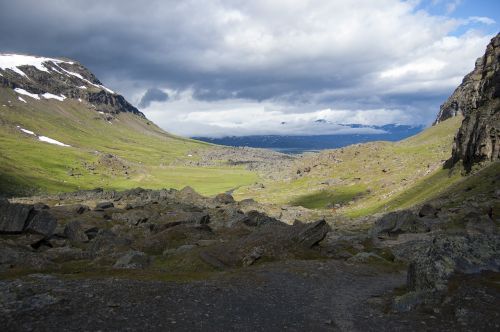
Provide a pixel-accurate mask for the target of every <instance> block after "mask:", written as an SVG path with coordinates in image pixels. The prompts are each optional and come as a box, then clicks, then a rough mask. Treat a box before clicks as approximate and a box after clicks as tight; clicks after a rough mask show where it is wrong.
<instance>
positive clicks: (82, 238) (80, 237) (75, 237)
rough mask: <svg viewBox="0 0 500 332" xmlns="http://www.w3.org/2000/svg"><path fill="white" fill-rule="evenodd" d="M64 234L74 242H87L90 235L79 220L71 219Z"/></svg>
mask: <svg viewBox="0 0 500 332" xmlns="http://www.w3.org/2000/svg"><path fill="white" fill-rule="evenodd" d="M63 234H64V236H66V237H67V238H68V239H69V240H70V241H73V242H87V241H88V240H89V237H88V236H87V234H86V233H85V231H84V230H83V227H82V225H81V223H80V222H79V221H77V220H74V221H70V222H69V223H68V224H67V225H66V227H64V232H63Z"/></svg>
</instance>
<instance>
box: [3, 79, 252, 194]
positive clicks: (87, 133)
mask: <svg viewBox="0 0 500 332" xmlns="http://www.w3.org/2000/svg"><path fill="white" fill-rule="evenodd" d="M25 99H26V100H27V101H28V103H27V104H26V103H23V102H20V101H18V100H17V95H16V93H15V92H13V91H12V90H10V89H4V88H0V161H1V162H0V180H1V183H0V194H7V195H23V194H31V193H39V192H49V193H55V192H64V191H73V190H78V189H92V188H95V187H104V188H108V189H126V188H131V187H137V186H140V187H143V188H152V189H157V188H177V189H180V188H182V187H184V186H186V185H189V186H192V187H193V188H194V189H196V190H197V191H199V192H200V193H202V194H205V195H213V194H217V193H220V192H224V191H226V190H230V189H233V188H235V187H239V186H242V185H248V184H250V183H253V182H255V181H256V180H257V179H258V177H257V175H256V174H255V173H253V172H249V171H247V170H245V169H243V168H242V167H229V166H227V167H226V166H220V167H211V168H203V167H189V166H179V165H182V164H183V163H182V162H177V161H178V160H188V159H189V160H196V155H194V156H192V157H188V154H191V151H193V150H200V149H210V148H211V146H212V145H210V144H207V143H203V142H198V141H194V140H191V139H185V138H181V137H177V136H174V135H170V134H168V133H166V132H164V131H162V130H161V129H160V128H158V127H157V126H156V125H154V124H153V123H151V122H150V121H148V120H147V119H142V118H140V117H137V116H135V115H133V114H125V113H122V114H120V115H118V116H117V117H116V119H115V120H112V122H111V123H109V122H108V121H106V120H105V119H104V118H103V116H102V115H101V114H99V113H98V112H96V111H95V110H94V109H93V108H92V107H90V106H89V105H86V104H84V103H80V102H78V101H76V100H67V101H65V102H64V103H60V102H57V101H53V100H50V101H35V100H33V99H31V98H29V97H27V98H25ZM8 100H10V101H11V103H10V104H9V103H8ZM3 104H5V105H8V106H6V107H4V106H1V105H3ZM18 125H19V126H21V127H22V128H25V129H28V130H31V131H34V132H35V133H37V134H38V135H43V136H48V137H50V138H53V139H56V140H58V141H61V142H63V143H66V144H69V145H71V147H60V146H56V145H52V144H48V143H44V142H40V141H38V140H37V139H36V138H35V137H33V136H30V135H26V134H23V133H22V132H21V131H20V130H19V129H18V128H16V126H18ZM96 151H99V153H96ZM105 153H111V154H113V155H115V156H117V157H118V158H120V159H121V161H122V162H123V163H124V164H125V165H126V166H127V167H128V169H127V173H128V174H125V173H124V170H123V169H121V168H120V167H121V165H117V167H113V166H111V167H107V166H104V165H97V162H98V160H99V156H100V155H102V154H105ZM92 163H94V164H96V165H97V166H96V168H95V170H89V169H88V167H85V164H87V165H89V164H92ZM176 165H177V166H176ZM71 173H73V174H78V175H76V176H71Z"/></svg>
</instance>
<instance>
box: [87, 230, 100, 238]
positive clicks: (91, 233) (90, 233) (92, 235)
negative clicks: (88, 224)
mask: <svg viewBox="0 0 500 332" xmlns="http://www.w3.org/2000/svg"><path fill="white" fill-rule="evenodd" d="M98 233H99V228H97V227H92V228H89V229H87V230H85V235H87V237H88V238H89V240H92V239H93V238H95V237H96V236H97V234H98Z"/></svg>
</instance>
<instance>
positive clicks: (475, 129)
mask: <svg viewBox="0 0 500 332" xmlns="http://www.w3.org/2000/svg"><path fill="white" fill-rule="evenodd" d="M499 69H500V34H498V35H497V36H496V37H494V38H493V39H492V40H491V42H490V43H489V44H488V46H487V48H486V53H485V54H484V56H482V57H481V58H479V59H478V60H477V61H476V66H475V68H474V70H473V71H472V72H471V73H469V74H468V75H467V76H465V77H464V80H463V82H462V84H461V85H460V86H459V87H458V88H457V89H456V90H455V92H453V94H452V95H451V97H450V98H449V99H448V100H447V101H446V102H445V103H444V104H443V105H442V106H441V108H440V111H439V114H438V117H437V119H436V121H435V123H439V122H441V121H444V120H446V119H448V118H450V117H452V116H456V115H459V114H461V115H463V116H464V120H463V123H462V126H461V127H460V129H459V131H458V133H457V136H456V137H455V142H454V146H453V153H452V159H451V164H452V165H453V164H456V163H457V162H459V161H462V162H463V165H464V167H465V169H466V170H470V169H471V167H472V166H473V165H474V164H476V163H481V162H484V161H495V160H498V159H500V75H499Z"/></svg>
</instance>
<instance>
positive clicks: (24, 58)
mask: <svg viewBox="0 0 500 332" xmlns="http://www.w3.org/2000/svg"><path fill="white" fill-rule="evenodd" d="M0 87H6V88H11V89H14V90H15V91H16V92H17V93H19V94H21V95H22V94H24V95H26V96H28V97H31V98H36V99H51V98H52V99H58V100H64V99H66V98H72V99H77V100H80V101H86V102H89V103H91V104H92V105H94V107H95V109H96V111H98V112H104V113H108V114H118V113H120V112H130V113H134V114H136V115H138V116H141V117H144V115H143V114H142V113H141V112H140V111H139V110H138V109H137V108H135V107H134V106H132V105H131V104H130V103H128V102H127V101H126V100H125V98H124V97H123V96H121V95H119V94H117V93H115V92H114V91H112V90H110V89H108V88H107V87H105V86H104V85H103V84H102V83H101V82H100V81H99V80H98V79H97V78H96V77H95V76H94V75H93V74H92V73H91V72H90V71H89V70H88V69H87V68H85V67H84V66H82V65H81V64H79V63H78V62H75V61H72V60H68V59H56V58H45V57H38V56H28V55H20V54H0ZM21 98H23V97H22V96H21Z"/></svg>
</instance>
